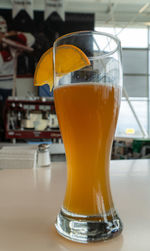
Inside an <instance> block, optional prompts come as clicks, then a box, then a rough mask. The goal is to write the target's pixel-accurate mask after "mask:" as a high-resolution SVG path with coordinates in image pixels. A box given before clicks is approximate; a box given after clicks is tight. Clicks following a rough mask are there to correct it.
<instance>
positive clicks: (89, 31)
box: [53, 30, 121, 60]
mask: <svg viewBox="0 0 150 251" xmlns="http://www.w3.org/2000/svg"><path fill="white" fill-rule="evenodd" d="M88 34H93V35H94V34H95V35H101V36H105V37H109V38H111V39H112V40H114V41H115V42H116V47H115V49H113V50H111V51H110V52H108V53H106V54H103V55H97V56H93V57H88V58H89V60H93V59H100V58H106V57H109V56H110V55H112V54H114V53H115V52H116V51H119V50H120V49H121V42H120V40H119V39H118V37H116V36H115V35H112V34H110V33H107V32H101V31H93V30H85V31H75V32H71V33H67V34H65V35H63V36H61V37H59V38H57V39H56V40H55V41H54V43H53V52H54V51H55V47H56V45H57V43H58V42H59V41H61V40H63V39H65V38H69V37H72V36H75V35H77V36H80V35H88Z"/></svg>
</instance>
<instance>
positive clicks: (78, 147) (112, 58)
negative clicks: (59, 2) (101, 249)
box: [53, 31, 122, 243]
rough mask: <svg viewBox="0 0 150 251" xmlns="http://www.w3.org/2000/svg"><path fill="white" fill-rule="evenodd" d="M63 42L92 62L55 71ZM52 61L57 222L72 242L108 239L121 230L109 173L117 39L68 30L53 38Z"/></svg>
mask: <svg viewBox="0 0 150 251" xmlns="http://www.w3.org/2000/svg"><path fill="white" fill-rule="evenodd" d="M62 45H73V46H76V47H77V48H79V49H80V50H81V51H82V52H83V53H84V54H85V55H86V56H87V57H88V60H89V62H90V64H89V65H88V66H86V67H83V68H81V69H79V70H76V71H72V72H69V73H67V74H62V75H61V74H58V73H57V70H56V58H55V57H56V52H57V49H58V47H59V46H62ZM66 53H67V50H66ZM68 57H69V55H68ZM70 60H72V59H70ZM53 61H54V100H55V108H56V113H57V117H58V121H59V126H60V130H61V134H62V139H63V142H64V146H65V151H66V160H67V184H66V192H65V195H64V200H63V205H62V208H61V209H60V212H59V214H58V216H57V219H56V224H55V226H56V229H57V231H58V233H59V234H61V235H62V236H64V237H66V238H67V239H70V240H73V241H77V242H82V243H87V242H92V241H98V240H106V239H109V238H112V237H114V236H116V235H118V234H119V233H121V231H122V223H121V220H120V218H119V216H118V214H117V212H116V210H115V206H114V203H113V199H112V194H111V188H110V177H109V163H110V157H111V147H112V142H113V137H114V133H115V129H116V124H117V119H118V112H119V107H120V100H121V88H122V65H121V45H120V41H119V40H118V39H117V38H116V37H115V36H112V35H110V34H106V33H101V32H95V31H83V32H75V33H71V34H67V35H65V36H63V37H61V38H58V39H57V40H56V41H55V43H54V47H53ZM74 63H75V62H74ZM62 64H63V60H62ZM60 67H61V66H60Z"/></svg>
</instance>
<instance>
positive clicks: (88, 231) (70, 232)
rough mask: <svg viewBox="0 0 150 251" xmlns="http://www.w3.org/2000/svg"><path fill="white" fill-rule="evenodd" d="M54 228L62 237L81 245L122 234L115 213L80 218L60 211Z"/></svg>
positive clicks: (120, 224) (80, 216) (119, 222)
mask: <svg viewBox="0 0 150 251" xmlns="http://www.w3.org/2000/svg"><path fill="white" fill-rule="evenodd" d="M55 227H56V229H57V231H58V233H59V234H60V235H62V236H63V237H65V238H67V239H69V240H72V241H76V242H81V243H88V242H95V241H100V240H107V239H109V238H113V237H115V236H117V235H118V234H120V233H121V232H122V228H123V227H122V222H121V220H120V218H119V217H118V215H117V214H116V212H113V213H112V210H111V212H110V214H107V215H103V216H82V215H76V214H72V213H69V212H68V211H67V210H64V209H61V211H60V213H59V214H58V216H57V220H56V224H55Z"/></svg>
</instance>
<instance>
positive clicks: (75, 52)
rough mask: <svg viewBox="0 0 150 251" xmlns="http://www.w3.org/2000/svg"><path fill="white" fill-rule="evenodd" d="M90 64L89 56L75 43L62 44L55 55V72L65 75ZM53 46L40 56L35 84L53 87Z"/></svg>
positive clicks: (58, 74) (35, 74)
mask: <svg viewBox="0 0 150 251" xmlns="http://www.w3.org/2000/svg"><path fill="white" fill-rule="evenodd" d="M88 65H90V61H89V59H88V57H87V56H86V55H85V54H84V52H83V51H82V50H80V49H79V48H78V47H76V46H74V45H60V46H59V47H57V50H56V56H55V68H56V69H55V72H56V74H57V76H63V75H64V74H67V73H69V72H73V71H77V70H79V69H81V68H83V67H85V66H88ZM53 82H54V80H53V48H50V49H48V50H47V51H46V52H45V53H44V54H43V55H42V57H41V58H40V60H39V62H38V64H37V66H36V70H35V73H34V85H35V86H42V85H44V84H48V85H49V86H50V90H51V89H52V88H53Z"/></svg>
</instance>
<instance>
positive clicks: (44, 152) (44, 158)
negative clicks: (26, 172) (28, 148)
mask: <svg viewBox="0 0 150 251" xmlns="http://www.w3.org/2000/svg"><path fill="white" fill-rule="evenodd" d="M50 163H51V160H50V153H49V145H48V144H40V145H38V155H37V166H38V167H46V166H49V165H50Z"/></svg>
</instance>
